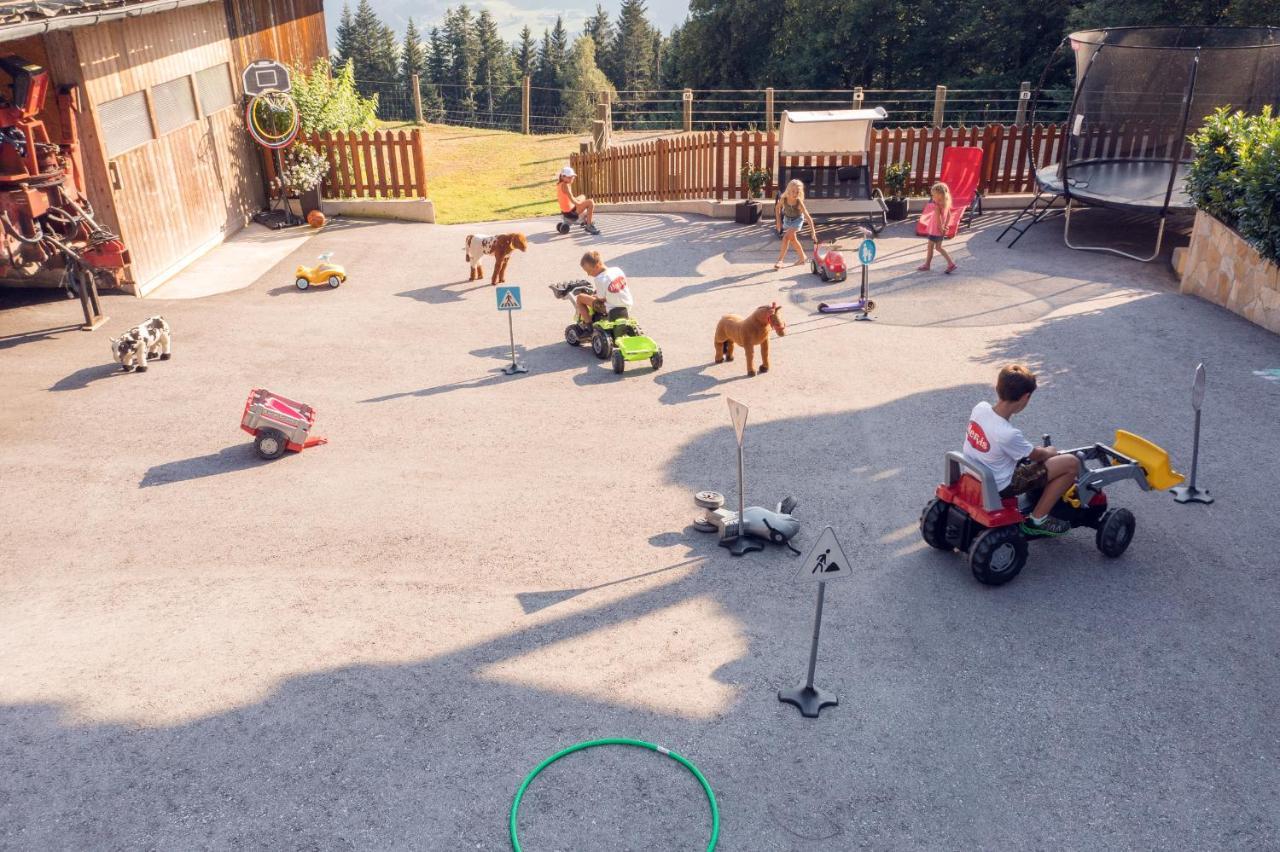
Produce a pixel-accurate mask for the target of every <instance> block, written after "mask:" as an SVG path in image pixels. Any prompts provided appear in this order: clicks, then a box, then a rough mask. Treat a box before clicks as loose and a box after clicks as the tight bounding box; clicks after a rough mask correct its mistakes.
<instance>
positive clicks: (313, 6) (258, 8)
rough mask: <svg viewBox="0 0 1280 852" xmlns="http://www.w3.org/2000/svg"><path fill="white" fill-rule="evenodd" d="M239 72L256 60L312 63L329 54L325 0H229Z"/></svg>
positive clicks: (227, 0) (231, 30)
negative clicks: (325, 23) (325, 22)
mask: <svg viewBox="0 0 1280 852" xmlns="http://www.w3.org/2000/svg"><path fill="white" fill-rule="evenodd" d="M226 13H227V29H228V30H229V31H230V33H231V37H232V50H233V51H234V52H235V59H236V66H235V73H236V75H237V76H239V74H240V72H241V71H242V70H244V67H245V66H246V65H248V64H249V63H250V62H252V61H254V60H255V59H274V60H276V61H278V62H283V63H285V64H286V65H303V66H309V65H310V64H311V63H312V62H314V61H315V60H317V59H320V58H322V57H325V56H328V55H329V41H328V35H327V33H326V32H325V25H324V0H226Z"/></svg>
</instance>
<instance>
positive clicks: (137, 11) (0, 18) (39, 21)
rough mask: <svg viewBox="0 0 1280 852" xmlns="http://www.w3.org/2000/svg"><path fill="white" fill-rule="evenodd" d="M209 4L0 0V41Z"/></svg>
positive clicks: (185, 1) (170, 0)
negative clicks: (182, 7) (181, 7)
mask: <svg viewBox="0 0 1280 852" xmlns="http://www.w3.org/2000/svg"><path fill="white" fill-rule="evenodd" d="M209 2H212V0H0V39H13V38H22V37H23V36H28V35H36V34H39V33H43V32H48V31H49V30H56V29H63V28H65V27H76V26H87V25H91V24H97V23H101V22H103V21H110V20H114V19H116V18H124V17H134V16H137V15H146V14H149V13H151V12H167V11H169V10H170V9H177V8H178V7H180V6H196V5H199V4H201V3H209Z"/></svg>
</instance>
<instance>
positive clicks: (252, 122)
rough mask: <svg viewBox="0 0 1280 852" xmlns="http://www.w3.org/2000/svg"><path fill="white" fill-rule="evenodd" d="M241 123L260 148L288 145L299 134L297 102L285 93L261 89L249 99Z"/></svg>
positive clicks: (284, 146)
mask: <svg viewBox="0 0 1280 852" xmlns="http://www.w3.org/2000/svg"><path fill="white" fill-rule="evenodd" d="M244 123H245V126H246V127H248V128H249V135H250V136H252V137H253V141H255V142H257V143H258V144H259V145H261V146H262V147H264V148H271V149H273V150H275V149H280V148H287V147H288V146H289V144H290V143H292V142H293V138H294V137H295V136H297V135H298V123H299V120H298V105H297V104H295V103H294V102H293V98H291V97H289V96H288V95H287V94H285V93H284V92H276V91H271V92H263V93H262V94H260V95H254V96H253V97H252V98H250V99H249V104H248V106H246V107H245V110H244Z"/></svg>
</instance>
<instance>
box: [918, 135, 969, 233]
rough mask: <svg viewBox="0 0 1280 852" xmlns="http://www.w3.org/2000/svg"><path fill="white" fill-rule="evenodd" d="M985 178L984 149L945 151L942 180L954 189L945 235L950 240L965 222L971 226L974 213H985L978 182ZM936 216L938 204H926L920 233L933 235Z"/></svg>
mask: <svg viewBox="0 0 1280 852" xmlns="http://www.w3.org/2000/svg"><path fill="white" fill-rule="evenodd" d="M981 176H982V149H981V148H965V147H952V148H944V149H942V176H941V177H940V178H938V180H940V181H942V182H943V183H945V184H946V185H947V186H949V187H950V188H951V215H950V217H948V218H949V221H948V222H947V227H946V230H944V231H943V233H944V234H945V235H946V237H947V239H950V238H952V237H954V236H955V235H956V232H957V231H959V230H960V225H961V224H962V223H963V224H965V225H968V224H969V222H970V221H971V220H972V219H973V215H974V212H975V211H976V212H977V213H981V212H982V197H981V196H979V195H978V180H979V179H980V178H981ZM934 215H935V209H934V203H933V202H932V201H930V202H929V203H928V204H926V205H925V208H924V212H922V213H921V214H920V219H919V221H917V222H916V233H917V234H919V235H920V236H922V237H927V236H928V235H929V227H930V225H931V224H932V222H933V217H934Z"/></svg>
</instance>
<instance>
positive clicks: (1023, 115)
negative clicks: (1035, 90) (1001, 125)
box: [1013, 80, 1031, 127]
mask: <svg viewBox="0 0 1280 852" xmlns="http://www.w3.org/2000/svg"><path fill="white" fill-rule="evenodd" d="M1030 101H1031V84H1030V83H1028V82H1026V81H1025V80H1024V81H1023V82H1022V85H1020V86H1018V114H1017V116H1016V117H1014V119H1013V123H1014V124H1016V125H1018V126H1019V127H1021V126H1022V125H1024V124H1026V123H1027V104H1028V103H1029V102H1030Z"/></svg>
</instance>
